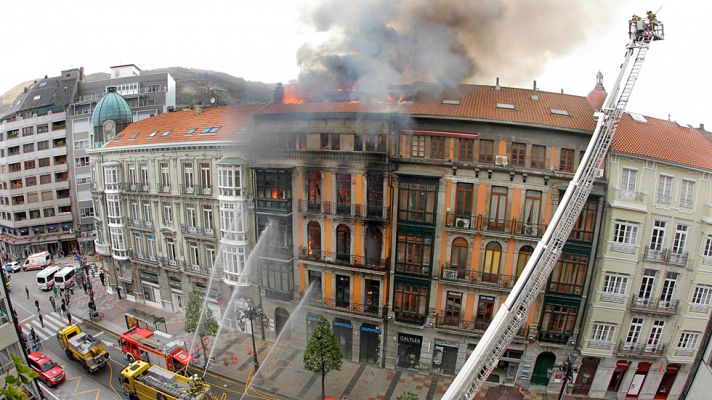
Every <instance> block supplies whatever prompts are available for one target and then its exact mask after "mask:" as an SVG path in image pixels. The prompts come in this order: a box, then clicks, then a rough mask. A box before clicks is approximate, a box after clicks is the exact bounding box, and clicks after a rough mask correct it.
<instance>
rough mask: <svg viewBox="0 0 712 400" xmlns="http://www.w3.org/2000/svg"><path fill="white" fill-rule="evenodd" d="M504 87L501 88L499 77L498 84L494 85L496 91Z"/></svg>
mask: <svg viewBox="0 0 712 400" xmlns="http://www.w3.org/2000/svg"><path fill="white" fill-rule="evenodd" d="M500 89H502V86H499V77H497V83H496V84H495V85H494V90H500Z"/></svg>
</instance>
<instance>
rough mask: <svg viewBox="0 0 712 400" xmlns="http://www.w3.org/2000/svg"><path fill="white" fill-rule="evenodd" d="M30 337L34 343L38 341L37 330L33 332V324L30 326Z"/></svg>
mask: <svg viewBox="0 0 712 400" xmlns="http://www.w3.org/2000/svg"><path fill="white" fill-rule="evenodd" d="M30 338H32V341H33V342H35V343H37V342H38V338H37V332H35V327H34V326H31V327H30Z"/></svg>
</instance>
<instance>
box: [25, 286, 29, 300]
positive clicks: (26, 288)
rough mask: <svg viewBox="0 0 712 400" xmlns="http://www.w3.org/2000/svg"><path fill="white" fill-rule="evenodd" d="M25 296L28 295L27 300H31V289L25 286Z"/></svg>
mask: <svg viewBox="0 0 712 400" xmlns="http://www.w3.org/2000/svg"><path fill="white" fill-rule="evenodd" d="M25 294H26V295H27V300H29V299H30V288H28V287H27V285H25Z"/></svg>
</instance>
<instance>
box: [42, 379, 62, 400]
mask: <svg viewBox="0 0 712 400" xmlns="http://www.w3.org/2000/svg"><path fill="white" fill-rule="evenodd" d="M37 384H38V385H39V386H40V388H41V389H42V393H44V394H48V395H50V396H52V398H54V399H55V400H62V399H60V398H59V397H57V396H55V395H54V393H52V392H51V391H50V390H49V388H48V387H47V386H45V385H44V383H40V382H37Z"/></svg>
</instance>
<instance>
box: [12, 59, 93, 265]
mask: <svg viewBox="0 0 712 400" xmlns="http://www.w3.org/2000/svg"><path fill="white" fill-rule="evenodd" d="M81 79H82V71H81V70H80V69H72V70H66V71H62V74H61V75H60V76H57V77H51V78H47V77H45V78H44V79H41V80H39V81H36V82H34V83H33V84H32V85H31V86H30V87H28V88H26V89H25V91H24V93H22V94H21V95H20V96H18V98H17V99H15V102H14V103H13V105H12V108H11V109H10V111H9V112H8V114H6V115H5V116H4V117H3V118H2V126H1V128H0V135H1V139H2V143H1V146H0V156H1V157H2V158H3V165H2V166H0V170H1V172H2V176H3V181H2V185H1V186H0V193H1V194H0V226H1V227H0V229H1V230H2V247H3V248H2V251H3V252H4V254H5V255H6V256H7V257H10V258H13V259H15V258H24V257H26V256H28V255H29V254H32V253H36V252H39V251H45V250H48V251H50V252H51V253H52V254H57V253H59V252H64V253H65V254H70V253H71V252H72V251H74V250H76V249H77V241H76V236H75V232H74V223H73V219H72V203H71V193H70V192H71V187H72V185H71V179H70V169H69V161H68V159H69V152H68V150H67V121H66V120H67V116H66V112H65V109H66V107H67V105H68V104H69V103H70V102H71V101H72V99H73V98H74V94H75V93H76V91H77V84H78V82H79V81H81Z"/></svg>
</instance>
